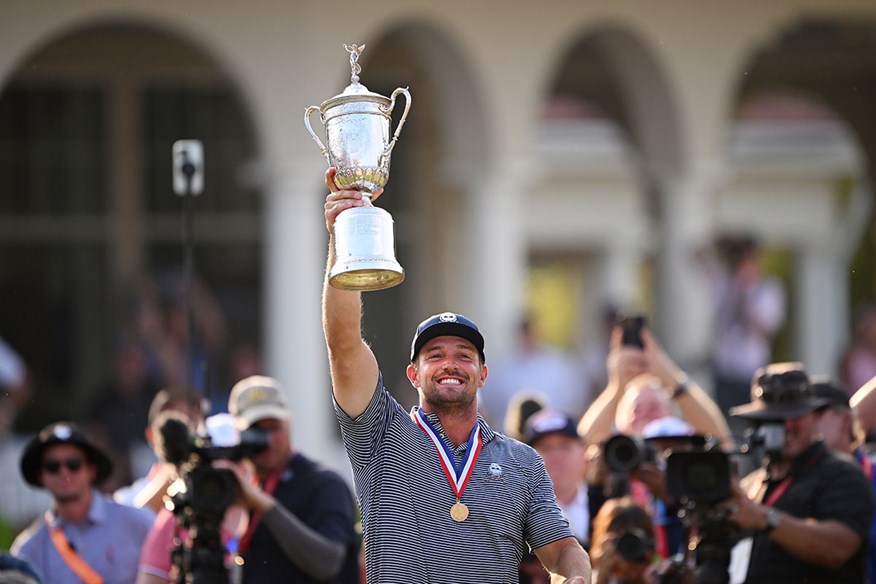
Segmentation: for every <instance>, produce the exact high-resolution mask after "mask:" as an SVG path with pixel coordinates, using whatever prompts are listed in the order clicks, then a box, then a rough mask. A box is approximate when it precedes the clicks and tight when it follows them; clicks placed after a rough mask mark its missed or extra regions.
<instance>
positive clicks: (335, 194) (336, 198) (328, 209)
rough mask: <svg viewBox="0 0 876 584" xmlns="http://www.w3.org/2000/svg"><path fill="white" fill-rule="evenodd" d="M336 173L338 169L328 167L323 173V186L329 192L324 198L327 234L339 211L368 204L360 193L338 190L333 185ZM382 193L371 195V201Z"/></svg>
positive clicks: (331, 228)
mask: <svg viewBox="0 0 876 584" xmlns="http://www.w3.org/2000/svg"><path fill="white" fill-rule="evenodd" d="M337 172H338V169H337V168H335V167H334V166H331V167H329V169H328V170H326V171H325V186H326V187H328V190H329V191H330V192H329V194H328V196H327V197H326V198H325V227H326V229H328V232H329V234H331V233H332V232H333V229H334V226H335V220H336V219H337V218H338V215H340V214H341V211H346V210H347V209H351V208H353V207H364V206H365V205H367V204H368V203H366V200H365V197H364V196H363V195H362V193H361V192H359V191H342V190H340V189H339V188H338V185H336V184H335V174H337ZM382 193H383V189H380V190H378V191H376V192H375V193H373V194H372V195H371V200H372V201H375V200H377V197H379V196H380V195H381V194H382Z"/></svg>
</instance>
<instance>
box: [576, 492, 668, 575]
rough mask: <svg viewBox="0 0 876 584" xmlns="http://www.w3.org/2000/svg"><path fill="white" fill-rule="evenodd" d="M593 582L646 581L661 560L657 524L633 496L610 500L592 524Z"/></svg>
mask: <svg viewBox="0 0 876 584" xmlns="http://www.w3.org/2000/svg"><path fill="white" fill-rule="evenodd" d="M591 558H592V559H593V584H647V583H648V582H649V580H648V572H649V571H650V570H651V569H652V566H653V565H654V564H655V563H656V562H657V561H658V558H657V556H656V554H655V552H654V524H653V523H652V522H651V517H650V515H649V514H648V511H647V510H646V509H645V508H644V507H642V506H641V505H639V504H638V503H636V502H635V501H634V500H633V499H632V498H630V497H621V498H618V499H609V500H608V501H606V503H605V504H604V505H603V506H602V508H601V509H600V510H599V513H597V514H596V518H595V519H594V525H593V547H592V549H591Z"/></svg>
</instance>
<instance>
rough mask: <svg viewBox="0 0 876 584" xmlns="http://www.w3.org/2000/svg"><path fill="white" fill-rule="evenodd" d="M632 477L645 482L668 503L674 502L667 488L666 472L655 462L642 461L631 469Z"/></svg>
mask: <svg viewBox="0 0 876 584" xmlns="http://www.w3.org/2000/svg"><path fill="white" fill-rule="evenodd" d="M630 477H632V478H634V479H638V480H640V481H642V482H643V483H645V486H646V487H648V490H649V491H651V494H652V495H654V496H655V497H657V498H658V499H662V500H663V501H666V502H667V503H671V502H672V497H670V496H669V491H668V490H667V488H666V473H665V472H663V471H662V470H660V469H659V468H657V465H656V464H654V463H653V462H642V463H641V464H640V465H639V467H638V468H636V469H635V470H632V471H630Z"/></svg>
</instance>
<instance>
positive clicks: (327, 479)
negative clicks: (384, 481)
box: [138, 376, 359, 584]
mask: <svg viewBox="0 0 876 584" xmlns="http://www.w3.org/2000/svg"><path fill="white" fill-rule="evenodd" d="M228 409H229V411H230V412H231V414H232V415H233V416H234V418H235V422H236V424H237V427H238V429H239V430H246V429H248V428H250V427H258V428H260V429H261V430H262V431H264V432H265V433H266V434H267V436H268V440H269V446H268V447H267V448H266V449H265V450H263V451H261V452H259V453H258V454H255V455H253V456H252V457H251V459H250V460H251V463H252V467H253V468H254V470H255V477H253V476H252V473H251V472H249V470H248V468H249V463H248V462H247V461H243V462H241V463H231V462H230V461H220V462H217V463H215V464H221V465H222V466H224V467H226V468H229V469H230V470H232V471H233V472H234V473H235V475H236V476H237V479H238V486H239V489H240V496H239V500H238V504H239V505H241V506H242V507H244V508H246V509H248V510H249V512H250V518H249V522H248V527H247V530H246V532H245V533H244V534H243V536H242V537H241V538H240V541H239V544H238V551H239V554H240V557H241V558H242V560H243V582H245V583H252V584H271V583H272V582H277V583H279V582H283V583H299V582H300V583H304V582H308V583H309V582H337V583H344V584H352V583H357V582H358V581H359V572H358V565H357V554H358V547H359V546H358V536H357V534H356V532H355V520H354V512H355V503H354V501H353V498H352V496H351V494H350V491H349V489H348V487H347V485H346V483H344V481H343V479H341V477H340V476H338V475H337V474H336V473H335V472H333V471H330V470H328V469H326V468H323V467H322V466H320V465H318V464H317V463H315V462H313V461H312V460H310V459H308V458H306V457H305V456H304V455H303V454H301V453H300V452H297V451H296V450H295V449H294V448H293V447H292V443H291V440H290V421H289V420H290V414H289V409H288V407H287V406H286V401H285V399H284V398H283V395H282V392H281V389H280V386H279V384H278V383H277V381H276V380H274V379H271V378H270V377H262V376H252V377H248V378H246V379H243V380H241V381H239V382H238V383H237V384H236V385H235V386H234V388H233V389H232V390H231V396H230V398H229V403H228ZM254 479H255V480H254ZM159 521H161V523H159V522H156V526H155V528H153V533H151V534H150V538H149V540H148V541H147V544H146V545H145V546H144V549H143V557H142V559H141V566H140V572H141V574H140V578H139V579H138V582H139V583H141V584H146V583H157V582H169V581H170V580H171V577H172V576H173V577H175V575H173V574H171V566H170V559H169V551H170V549H171V548H172V547H173V546H172V539H173V528H172V526H171V527H168V519H167V517H166V514H165V516H164V517H162V516H159Z"/></svg>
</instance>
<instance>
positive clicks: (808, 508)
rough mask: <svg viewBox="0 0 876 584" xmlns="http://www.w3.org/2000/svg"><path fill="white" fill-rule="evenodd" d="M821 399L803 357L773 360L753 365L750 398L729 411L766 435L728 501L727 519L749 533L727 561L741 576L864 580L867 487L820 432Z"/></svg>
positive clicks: (869, 509)
mask: <svg viewBox="0 0 876 584" xmlns="http://www.w3.org/2000/svg"><path fill="white" fill-rule="evenodd" d="M820 405H821V404H820V402H819V401H818V400H817V399H815V397H814V394H813V389H812V385H811V384H810V382H809V376H808V375H807V374H806V371H805V370H804V369H803V366H802V364H800V363H773V364H771V365H768V366H766V367H764V368H762V369H759V370H758V371H757V372H756V373H755V375H754V379H753V380H752V384H751V402H750V403H748V404H745V405H742V406H739V407H736V408H734V409H733V410H732V411H731V413H732V414H733V415H735V416H739V417H741V418H743V419H745V420H748V421H749V422H750V423H753V424H755V426H756V427H757V428H758V429H759V430H760V431H762V432H763V435H765V436H770V437H771V438H772V439H771V440H770V441H769V442H770V444H769V446H770V447H769V448H768V456H767V458H766V459H765V462H764V464H763V465H762V466H761V468H758V469H757V470H755V471H753V472H752V473H751V474H749V475H748V476H747V477H745V478H744V479H743V480H742V482H741V483H740V484H739V485H738V486H735V487H734V497H733V505H732V506H731V508H730V509H731V514H730V516H729V519H730V520H731V521H733V522H734V523H736V524H737V525H738V526H739V527H740V528H742V529H744V530H748V531H749V532H751V533H752V539H751V540H749V541H747V542H746V543H745V544H741V545H739V546H737V551H736V557H737V558H739V559H741V561H739V562H738V564H736V563H734V565H738V566H739V568H738V572H736V573H735V574H734V575H735V576H736V577H737V578H738V577H741V576H742V574H745V582H746V584H761V583H764V584H766V583H774V582H809V583H813V584H816V583H824V584H827V583H830V584H844V583H847V582H848V583H851V582H855V583H860V582H863V581H864V557H865V555H866V549H867V548H866V545H865V543H866V541H867V536H868V533H869V530H870V521H871V519H872V516H873V494H872V490H871V488H870V485H869V484H868V483H867V479H866V478H865V477H864V475H863V473H861V471H860V469H859V468H858V467H857V465H855V464H854V463H853V462H852V461H850V460H848V459H847V458H841V457H839V456H837V455H836V454H833V453H832V452H831V451H830V450H828V448H827V447H826V446H825V445H824V443H823V442H822V441H821V440H820V439H819V435H818V428H817V425H816V422H817V414H816V413H815V411H816V410H817V409H818V407H819V406H820ZM777 436H780V437H782V439H781V440H775V438H776V437H777ZM746 556H747V558H746ZM746 559H747V560H748V561H745V560H746Z"/></svg>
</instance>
